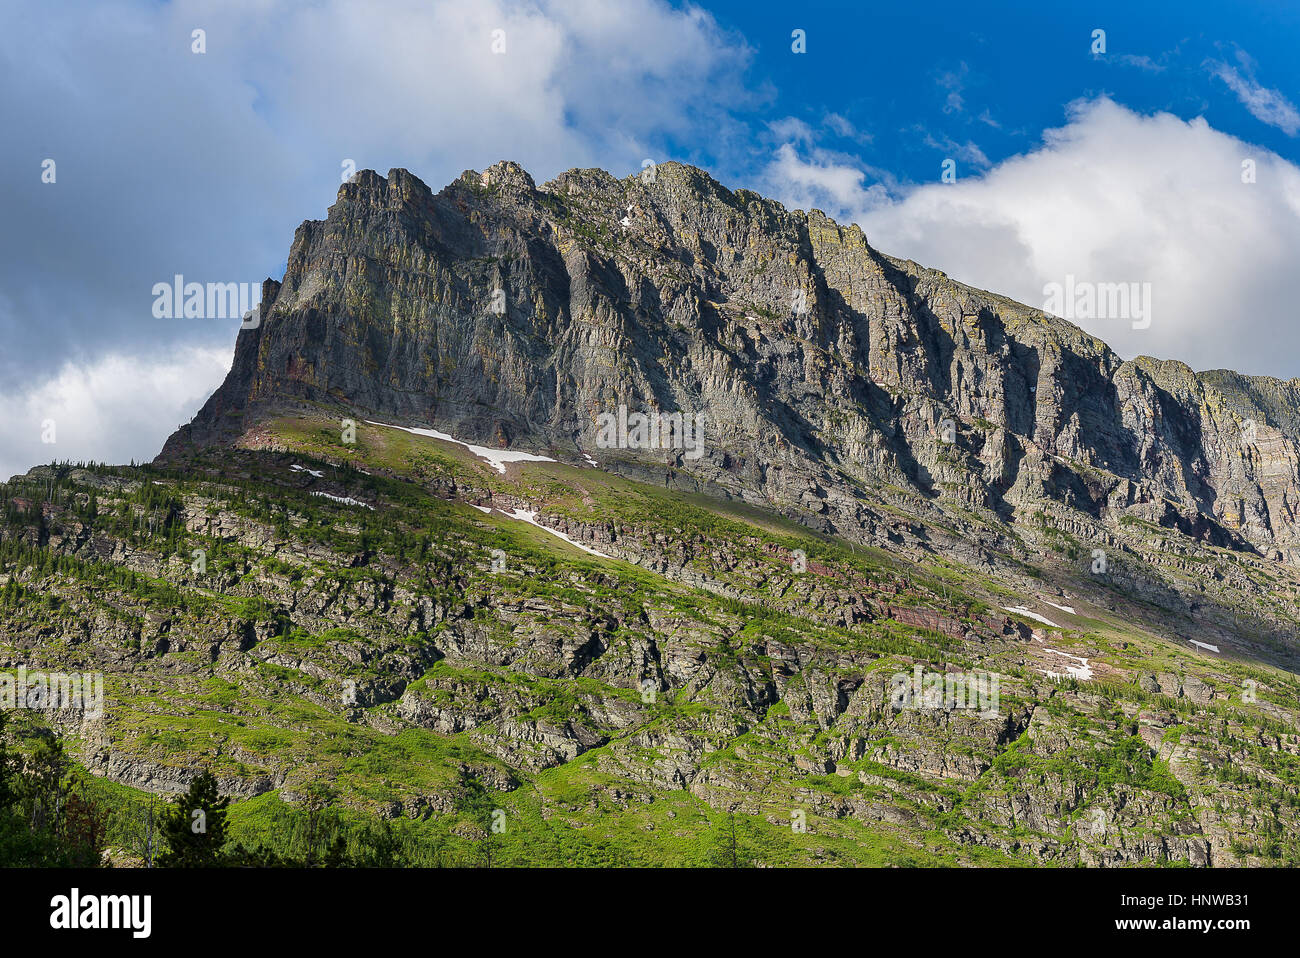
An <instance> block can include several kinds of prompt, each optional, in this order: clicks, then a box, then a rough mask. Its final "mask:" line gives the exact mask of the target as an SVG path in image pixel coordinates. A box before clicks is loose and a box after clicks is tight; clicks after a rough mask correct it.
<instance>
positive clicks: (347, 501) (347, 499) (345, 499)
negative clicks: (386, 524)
mask: <svg viewBox="0 0 1300 958" xmlns="http://www.w3.org/2000/svg"><path fill="white" fill-rule="evenodd" d="M312 495H313V496H320V497H322V498H324V499H333V500H334V501H335V502H339V503H342V504H343V505H345V506H362V507H364V508H366V509H369V510H370V511H371V512H374V511H375V507H374V506H372V505H370V503H368V502H362V501H360V500H359V499H353V498H352V497H351V496H332V495H330V494H329V493H328V492H313V493H312Z"/></svg>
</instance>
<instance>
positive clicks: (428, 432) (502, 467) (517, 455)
mask: <svg viewBox="0 0 1300 958" xmlns="http://www.w3.org/2000/svg"><path fill="white" fill-rule="evenodd" d="M366 422H368V423H370V425H372V426H385V427H387V428H389V429H400V430H402V432H409V433H411V434H412V435H415V436H428V437H429V438H430V439H441V440H442V441H443V442H454V443H455V444H456V445H458V446H464V447H465V448H466V449H468V450H469V451H470V452H472V453H473V454H474V455H476V456H478V457H479V458H480V459H486V460H487V461H488V462H489V463H491V465H492V468H493V469H495V470H496V471H497V472H499V473H501V475H503V476H504V475H505V474H506V463H507V462H555V460H554V459H552V458H551V457H550V456H534V455H533V454H532V453H530V452H512V451H510V450H509V449H489V448H488V447H487V446H475V445H472V444H471V443H468V442H462V441H461V440H459V439H457V438H456V437H455V436H449V435H447V433H445V432H439V431H438V430H436V429H417V428H415V427H413V426H394V425H392V424H391V423H386V422H375V421H374V420H373V419H367V420H366Z"/></svg>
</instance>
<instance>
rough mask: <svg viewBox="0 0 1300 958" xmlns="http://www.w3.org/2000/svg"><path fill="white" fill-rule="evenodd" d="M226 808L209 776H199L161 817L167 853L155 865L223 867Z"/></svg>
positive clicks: (226, 799) (213, 781)
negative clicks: (221, 865)
mask: <svg viewBox="0 0 1300 958" xmlns="http://www.w3.org/2000/svg"><path fill="white" fill-rule="evenodd" d="M229 805H230V799H229V798H222V797H220V796H219V795H218V793H217V780H216V778H215V777H214V776H213V775H212V773H211V772H208V771H204V772H202V773H200V774H199V775H198V777H196V778H195V779H194V781H192V782H190V787H189V790H188V791H187V792H185V794H184V795H180V796H177V798H176V799H175V801H173V802H172V804H171V806H170V807H169V808H168V809H167V811H166V812H165V814H164V815H163V821H162V833H163V837H164V838H165V839H166V840H167V846H168V848H169V849H170V850H169V851H168V852H167V853H166V854H165V855H163V856H161V857H160V858H159V859H158V864H159V865H162V866H163V867H164V868H213V867H216V866H218V865H220V864H222V860H221V855H222V846H224V845H225V844H226V809H227V807H228V806H229Z"/></svg>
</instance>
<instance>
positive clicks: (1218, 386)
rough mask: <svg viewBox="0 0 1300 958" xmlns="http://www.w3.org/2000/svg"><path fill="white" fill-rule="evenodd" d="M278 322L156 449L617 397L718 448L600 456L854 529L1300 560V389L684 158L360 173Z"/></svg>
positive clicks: (301, 265) (857, 532)
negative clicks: (971, 526) (982, 527)
mask: <svg viewBox="0 0 1300 958" xmlns="http://www.w3.org/2000/svg"><path fill="white" fill-rule="evenodd" d="M262 316H263V321H262V323H261V325H260V326H259V327H258V328H257V329H251V330H244V331H241V333H240V334H239V339H238V343H237V345H236V351H235V360H234V366H233V368H232V369H231V371H230V374H229V376H228V377H227V379H226V382H225V383H224V384H223V385H222V386H221V388H220V389H219V390H218V391H217V392H216V393H215V394H214V395H213V396H212V398H211V399H210V400H209V401H208V403H207V404H206V405H205V406H204V407H203V409H202V411H201V412H200V413H199V415H198V416H197V417H196V419H195V420H194V421H193V422H192V423H191V424H190V425H188V426H186V427H183V428H182V429H181V430H180V431H179V432H178V433H176V434H175V435H174V436H173V437H172V438H171V440H170V441H169V442H168V444H167V447H166V450H165V454H164V458H169V457H173V456H175V455H176V454H178V453H179V452H180V451H182V450H184V449H186V448H191V447H194V446H202V445H206V444H210V443H212V442H219V441H238V439H239V438H240V437H241V436H244V435H245V434H246V433H247V432H248V430H249V429H250V428H252V427H253V426H254V425H255V424H256V423H257V422H258V421H259V419H261V418H264V417H265V416H266V415H267V414H270V413H273V412H274V411H276V410H279V409H282V408H284V407H285V404H286V403H294V402H308V403H314V404H319V405H324V406H326V407H331V408H337V409H338V410H342V411H347V410H350V411H353V412H355V413H357V414H360V415H364V416H367V417H370V418H374V419H385V420H395V421H398V422H401V423H403V424H407V425H411V426H437V427H439V428H442V429H446V430H448V431H449V432H450V433H452V434H454V435H456V436H458V437H460V438H462V439H465V440H468V441H472V442H476V443H482V444H485V445H493V446H511V447H521V448H529V449H533V450H548V451H551V452H553V453H555V454H557V455H560V456H568V457H571V458H577V457H580V456H583V455H587V456H590V455H593V454H595V453H597V451H598V449H597V440H598V435H597V433H598V416H599V414H600V413H601V412H602V411H610V410H614V409H617V408H618V407H620V406H623V407H626V408H627V409H630V410H645V411H659V412H663V413H683V414H701V413H702V414H703V415H704V416H705V417H706V418H707V422H708V431H707V441H706V442H705V443H704V445H703V450H704V451H703V455H701V456H698V457H694V458H689V459H688V458H687V457H686V456H684V455H677V456H669V457H665V456H664V455H663V453H662V451H660V450H655V451H654V452H653V453H652V454H641V453H638V452H637V451H636V450H633V449H629V450H625V451H623V452H622V453H621V454H620V455H619V456H617V457H615V461H612V462H610V467H611V468H614V469H623V470H630V471H631V473H632V474H636V475H645V474H646V470H647V469H649V470H651V472H661V473H666V474H667V475H670V476H671V477H674V478H675V479H677V480H680V481H688V482H690V483H692V484H695V485H698V486H699V487H700V488H702V489H711V490H714V491H715V492H719V493H721V494H723V495H728V496H734V497H737V498H743V499H747V500H750V501H756V502H765V503H770V504H772V505H774V506H776V507H777V508H778V509H781V510H783V511H786V512H789V513H790V514H792V515H798V516H799V517H800V519H801V521H811V522H813V523H814V524H815V525H817V526H819V527H820V528H823V529H825V530H826V531H830V532H836V533H838V534H841V535H845V536H847V537H850V538H856V539H859V540H860V541H868V542H877V543H887V542H889V541H891V540H892V541H894V542H895V543H897V542H898V541H899V538H900V536H899V531H898V529H897V528H891V527H890V525H891V524H890V521H889V516H888V514H887V513H882V511H880V510H878V509H873V508H872V507H871V506H870V505H869V504H867V502H866V500H867V499H869V498H871V497H870V496H864V495H863V492H864V490H867V489H871V490H875V493H874V494H875V495H882V494H883V495H884V496H885V498H886V499H892V500H894V503H893V504H894V505H899V504H900V503H901V502H902V501H903V500H905V501H906V502H907V503H909V505H908V506H907V508H908V511H918V510H919V511H920V512H921V513H923V514H931V515H934V516H946V517H947V518H948V520H949V524H951V521H952V520H953V519H954V518H960V514H961V511H962V510H969V509H975V510H979V511H981V512H987V513H989V514H991V515H995V516H998V517H1001V518H1002V519H1003V520H1006V521H1008V522H1024V521H1026V520H1027V518H1028V517H1030V516H1033V515H1036V514H1040V513H1043V512H1044V511H1049V512H1059V513H1060V514H1061V516H1062V518H1063V519H1064V520H1065V521H1067V523H1069V524H1072V525H1073V526H1075V527H1076V531H1078V527H1080V524H1082V525H1084V526H1088V527H1092V526H1098V527H1104V528H1115V527H1118V526H1119V525H1120V524H1121V523H1123V522H1124V521H1125V520H1126V519H1127V520H1130V521H1132V520H1139V521H1142V522H1149V523H1154V524H1156V525H1159V526H1162V527H1166V528H1176V529H1178V530H1180V531H1181V532H1183V533H1184V534H1186V535H1188V536H1191V537H1192V538H1194V539H1197V540H1200V541H1203V542H1206V543H1209V544H1212V545H1216V546H1227V547H1230V548H1232V549H1235V550H1241V551H1244V552H1247V553H1251V554H1256V555H1260V556H1263V557H1266V558H1270V559H1274V560H1282V561H1286V562H1290V563H1295V562H1297V561H1298V560H1300V530H1298V528H1297V515H1296V509H1297V505H1298V504H1300V485H1298V473H1297V463H1300V383H1297V382H1296V381H1292V382H1289V383H1285V382H1280V381H1278V380H1273V379H1267V378H1257V377H1249V376H1243V375H1238V374H1236V373H1232V372H1224V371H1215V372H1207V373H1200V374H1198V373H1195V372H1193V371H1192V370H1191V369H1190V368H1188V367H1187V366H1185V365H1183V364H1181V363H1178V362H1162V361H1158V360H1154V359H1149V358H1146V357H1139V358H1137V359H1134V360H1131V361H1124V360H1122V359H1121V358H1120V357H1118V356H1117V355H1115V354H1114V353H1113V352H1112V351H1111V350H1110V349H1109V348H1107V346H1106V345H1105V344H1104V343H1103V342H1101V341H1100V340H1098V339H1096V338H1094V337H1092V336H1090V335H1088V334H1086V333H1084V332H1083V331H1081V330H1080V329H1078V328H1077V327H1075V326H1073V325H1071V324H1070V323H1067V322H1065V321H1064V320H1061V319H1059V318H1056V317H1053V316H1050V315H1048V314H1046V313H1044V312H1043V311H1041V310H1038V309H1033V308H1030V307H1027V306H1023V305H1021V304H1018V303H1015V302H1012V301H1010V300H1008V299H1006V298H1003V297H1000V296H997V295H994V294H991V293H987V292H983V291H980V290H975V289H971V288H970V287H967V286H964V285H962V284H960V283H956V282H954V281H952V280H950V279H949V278H948V277H947V276H945V275H944V274H943V273H941V272H938V271H936V270H930V269H925V268H922V267H919V266H917V265H916V264H914V263H912V262H908V261H900V260H897V259H895V258H893V257H890V256H887V255H884V254H882V253H880V252H878V251H877V250H875V249H874V248H873V247H872V246H871V245H870V243H869V242H868V240H867V237H866V236H864V235H863V233H862V231H861V230H860V229H859V228H858V227H856V226H848V227H845V226H840V225H839V224H837V223H835V222H833V221H832V220H830V219H828V218H827V217H826V216H824V215H823V214H822V213H821V212H819V211H817V210H812V211H810V212H807V213H805V212H802V211H797V210H795V211H791V210H787V209H785V208H784V207H783V206H782V205H781V204H780V203H777V202H775V201H772V200H768V199H764V198H763V197H761V196H758V195H757V194H755V193H752V192H749V191H746V190H736V191H731V190H728V189H727V188H725V187H724V186H722V185H720V184H719V183H717V182H716V181H714V180H713V179H712V178H710V177H709V176H708V175H707V174H706V173H704V172H702V171H701V170H698V169H695V168H693V167H690V166H684V165H681V164H677V163H665V164H662V165H659V166H657V167H654V168H652V169H650V170H647V171H645V172H643V173H642V174H640V175H636V176H631V177H628V178H626V179H622V180H619V179H615V178H614V177H613V176H611V175H609V174H608V173H605V172H603V171H601V170H571V171H569V172H567V173H563V174H561V175H560V176H558V177H556V178H555V179H554V180H552V181H551V182H549V183H546V184H544V185H543V186H541V187H540V188H539V187H537V186H536V185H535V184H534V181H533V179H532V177H530V176H529V175H528V173H527V172H525V171H524V170H523V169H522V168H521V167H519V166H518V165H517V164H515V163H510V162H502V163H498V164H496V165H495V166H493V167H491V168H489V169H487V170H485V171H483V172H482V173H477V172H473V171H467V172H466V173H464V174H463V175H462V176H461V177H460V178H459V179H457V180H456V181H455V182H453V183H452V184H451V185H449V186H448V187H446V188H445V189H444V190H442V191H441V192H440V193H437V194H434V193H433V192H432V191H431V190H430V189H429V188H428V187H426V186H425V184H424V183H422V182H421V181H420V180H419V179H417V178H416V177H415V176H413V175H412V174H410V173H408V172H407V171H406V170H401V169H397V170H392V171H390V173H389V175H388V177H387V178H384V177H381V176H379V175H378V174H376V173H374V172H372V171H363V172H361V173H358V174H357V175H356V176H355V177H353V178H352V180H351V181H349V182H347V183H345V184H343V186H342V187H341V188H340V190H339V194H338V201H337V202H336V203H335V205H334V206H332V207H331V208H330V210H329V215H328V216H327V218H326V219H325V220H324V221H309V222H306V223H304V224H303V225H302V226H301V227H299V229H298V231H297V234H296V236H295V237H294V242H293V247H292V249H291V251H290V253H289V257H288V268H287V271H286V273H285V277H284V280H283V282H281V283H275V282H273V281H268V282H267V283H266V284H265V286H264V290H263V305H262ZM900 497H901V499H900ZM954 509H955V510H956V512H954ZM894 525H895V526H896V525H897V523H894ZM959 525H960V523H959ZM956 541H958V542H963V541H965V539H964V537H963V536H958V537H956Z"/></svg>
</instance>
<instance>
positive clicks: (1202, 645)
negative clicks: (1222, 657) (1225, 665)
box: [1187, 639, 1219, 652]
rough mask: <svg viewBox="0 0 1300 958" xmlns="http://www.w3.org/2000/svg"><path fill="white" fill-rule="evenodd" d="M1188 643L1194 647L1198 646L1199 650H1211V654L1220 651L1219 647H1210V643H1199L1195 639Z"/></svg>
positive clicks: (1189, 640)
mask: <svg viewBox="0 0 1300 958" xmlns="http://www.w3.org/2000/svg"><path fill="white" fill-rule="evenodd" d="M1187 641H1188V642H1190V643H1192V645H1194V646H1196V647H1197V648H1198V649H1209V650H1210V651H1211V652H1218V651H1219V647H1218V646H1217V645H1210V643H1209V642H1197V641H1196V640H1195V639H1188V640H1187Z"/></svg>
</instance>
